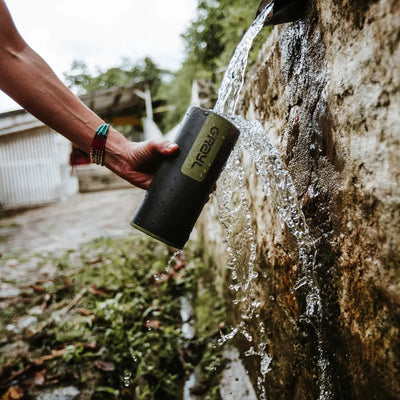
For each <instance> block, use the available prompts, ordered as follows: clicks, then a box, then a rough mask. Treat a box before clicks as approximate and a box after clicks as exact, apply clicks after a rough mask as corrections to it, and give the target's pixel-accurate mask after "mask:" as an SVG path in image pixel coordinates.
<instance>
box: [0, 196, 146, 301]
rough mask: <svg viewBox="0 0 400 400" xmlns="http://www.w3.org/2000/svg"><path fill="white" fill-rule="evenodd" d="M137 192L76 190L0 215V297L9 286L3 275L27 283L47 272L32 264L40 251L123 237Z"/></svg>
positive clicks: (128, 228) (58, 250)
mask: <svg viewBox="0 0 400 400" xmlns="http://www.w3.org/2000/svg"><path fill="white" fill-rule="evenodd" d="M143 195H144V191H142V190H140V189H136V188H132V189H121V190H112V191H102V192H93V193H85V194H77V195H75V196H73V197H71V198H69V199H68V200H67V201H66V202H61V203H56V204H50V205H47V206H44V207H40V208H36V209H33V210H28V211H24V212H21V213H19V214H17V215H14V216H12V217H6V218H1V219H0V253H1V258H0V291H2V295H1V294H0V297H3V296H6V297H8V295H9V294H11V293H7V290H11V291H12V290H14V288H13V287H9V285H7V284H5V283H4V280H14V281H15V280H19V279H21V280H22V281H24V282H25V283H28V282H29V281H30V279H34V277H35V276H36V277H38V276H39V275H43V274H45V275H50V274H51V273H52V272H53V271H51V270H49V269H48V268H49V267H48V266H45V265H42V266H40V265H38V260H40V259H41V258H43V255H44V254H46V253H51V254H52V255H61V254H62V253H63V252H65V251H67V250H73V249H77V248H78V247H79V246H80V245H82V244H84V243H87V242H90V241H92V240H94V239H96V238H99V237H102V236H103V237H124V236H126V235H128V234H129V233H132V232H133V231H135V229H134V228H132V227H131V226H130V225H129V222H130V220H131V218H132V216H133V213H134V211H135V209H136V207H137V205H138V203H139V201H140V200H141V198H142V196H143ZM38 255H40V256H38ZM2 281H3V283H2Z"/></svg>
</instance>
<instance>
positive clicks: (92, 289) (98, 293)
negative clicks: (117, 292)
mask: <svg viewBox="0 0 400 400" xmlns="http://www.w3.org/2000/svg"><path fill="white" fill-rule="evenodd" d="M89 293H90V294H94V295H96V296H108V294H109V293H108V292H106V291H105V290H103V289H101V288H99V287H97V286H96V285H95V284H94V283H92V284H91V285H90V289H89Z"/></svg>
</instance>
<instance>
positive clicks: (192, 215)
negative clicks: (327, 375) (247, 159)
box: [131, 107, 239, 249]
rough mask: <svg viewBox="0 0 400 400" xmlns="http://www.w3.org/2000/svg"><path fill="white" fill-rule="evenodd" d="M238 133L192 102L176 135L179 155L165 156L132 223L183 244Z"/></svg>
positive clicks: (174, 243) (167, 240)
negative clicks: (192, 105)
mask: <svg viewBox="0 0 400 400" xmlns="http://www.w3.org/2000/svg"><path fill="white" fill-rule="evenodd" d="M238 137H239V130H238V129H237V128H236V127H235V126H234V125H233V124H232V123H231V122H230V121H228V120H227V119H225V118H224V117H222V116H220V115H219V114H216V113H215V112H213V111H211V110H207V109H203V108H200V107H190V108H189V109H188V111H187V112H186V115H185V118H184V119H183V121H182V124H181V127H180V130H179V133H178V136H177V139H176V143H177V144H178V145H179V150H178V152H177V155H173V156H171V157H165V158H163V160H162V162H161V164H160V167H159V168H158V170H157V171H156V173H155V175H154V178H153V180H152V182H151V184H150V187H149V189H148V190H147V192H146V194H145V196H144V198H143V200H142V202H141V203H140V205H139V207H138V209H137V210H136V213H135V215H134V217H133V219H132V221H131V225H132V226H134V227H135V228H137V229H139V230H140V231H142V232H144V233H146V234H148V235H150V236H152V237H153V238H155V239H158V240H160V241H161V242H164V243H166V244H168V245H170V246H172V247H175V248H177V249H182V248H183V247H184V245H185V243H186V242H187V240H188V239H189V236H190V233H191V231H192V229H193V226H194V224H195V223H196V221H197V219H198V217H199V215H200V213H201V210H202V209H203V207H204V205H205V203H206V202H207V200H208V197H209V195H210V193H211V192H212V190H213V188H214V186H215V182H216V181H217V179H218V177H219V175H220V173H221V171H222V169H223V167H224V165H225V163H226V161H227V160H228V157H229V154H230V153H231V151H232V149H233V147H234V145H235V143H236V140H237V138H238Z"/></svg>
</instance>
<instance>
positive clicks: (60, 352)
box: [33, 349, 67, 365]
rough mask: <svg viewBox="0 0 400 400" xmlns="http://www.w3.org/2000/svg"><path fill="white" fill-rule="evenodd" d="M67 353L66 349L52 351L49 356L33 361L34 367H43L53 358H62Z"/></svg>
mask: <svg viewBox="0 0 400 400" xmlns="http://www.w3.org/2000/svg"><path fill="white" fill-rule="evenodd" d="M66 352H67V349H60V350H52V351H51V354H48V355H45V356H42V357H40V358H37V359H36V360H34V362H33V363H34V364H35V365H43V363H44V362H45V361H48V360H52V359H53V358H57V357H62V356H63V355H64V354H65V353H66Z"/></svg>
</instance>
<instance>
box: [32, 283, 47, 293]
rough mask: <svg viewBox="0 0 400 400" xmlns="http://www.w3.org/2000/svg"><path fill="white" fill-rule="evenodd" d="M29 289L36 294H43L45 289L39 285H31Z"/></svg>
mask: <svg viewBox="0 0 400 400" xmlns="http://www.w3.org/2000/svg"><path fill="white" fill-rule="evenodd" d="M31 288H32V289H33V290H34V291H35V292H37V293H44V292H45V291H46V288H44V287H43V286H40V285H32V286H31Z"/></svg>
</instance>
